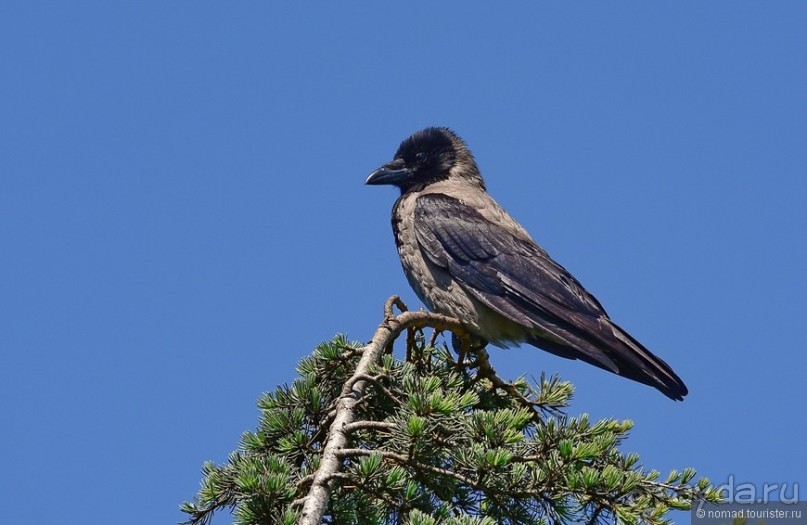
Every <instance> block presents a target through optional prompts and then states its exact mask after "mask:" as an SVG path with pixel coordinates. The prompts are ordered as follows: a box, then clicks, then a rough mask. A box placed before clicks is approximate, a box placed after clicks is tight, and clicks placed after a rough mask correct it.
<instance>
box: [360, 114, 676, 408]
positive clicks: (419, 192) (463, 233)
mask: <svg viewBox="0 0 807 525" xmlns="http://www.w3.org/2000/svg"><path fill="white" fill-rule="evenodd" d="M365 184H367V185H392V186H396V187H397V188H398V189H399V190H400V196H399V197H398V199H397V200H396V201H395V204H394V205H393V207H392V230H393V233H394V236H395V243H396V246H397V248H398V254H399V256H400V259H401V264H402V266H403V270H404V273H405V275H406V278H407V280H408V281H409V284H410V285H411V287H412V289H413V290H414V291H415V293H416V295H417V296H418V297H419V298H420V300H421V301H422V302H423V303H424V304H425V305H426V307H427V308H428V309H429V310H431V311H433V312H437V313H440V314H444V315H448V316H451V317H454V318H456V319H458V320H460V322H461V323H462V324H463V326H464V327H466V328H467V329H468V331H469V332H470V333H471V334H472V335H473V336H474V337H476V338H477V339H479V340H481V341H482V344H483V345H484V344H485V343H491V344H493V345H495V346H499V347H503V348H506V347H509V346H513V345H519V344H522V343H527V344H530V345H532V346H535V347H537V348H539V349H542V350H545V351H547V352H550V353H552V354H555V355H558V356H560V357H564V358H567V359H578V360H581V361H584V362H586V363H589V364H592V365H594V366H597V367H599V368H602V369H604V370H607V371H609V372H612V373H614V374H617V375H619V376H622V377H626V378H628V379H632V380H634V381H638V382H639V383H643V384H645V385H649V386H652V387H655V388H656V389H657V390H659V391H660V392H661V393H663V394H664V395H666V396H667V397H669V398H670V399H673V400H677V401H680V400H683V398H684V396H685V395H687V393H688V390H687V387H686V385H684V382H683V381H682V380H681V378H680V377H678V375H676V373H675V372H674V371H673V369H672V368H671V367H670V366H669V365H668V364H667V363H665V362H664V361H663V360H662V359H660V358H658V357H656V356H655V355H653V354H652V353H651V352H650V351H649V350H648V349H647V348H645V347H644V346H643V345H642V344H641V343H639V342H638V341H637V340H636V339H634V338H633V337H632V336H631V335H630V334H628V333H627V332H626V331H625V330H623V329H622V328H620V327H619V326H618V325H617V324H616V323H614V322H613V321H612V320H611V318H610V317H609V316H608V314H607V313H606V311H605V309H604V308H603V307H602V305H601V304H600V302H599V301H598V300H597V299H596V298H595V297H594V296H593V295H592V294H591V293H589V292H588V291H587V290H586V289H585V288H584V287H583V285H581V284H580V282H579V281H578V280H577V279H576V278H575V277H574V276H572V274H571V273H569V272H568V271H567V270H566V269H565V268H564V267H563V266H561V265H560V264H558V263H557V262H555V261H554V260H553V259H552V258H551V257H550V256H549V255H548V254H547V252H546V251H545V250H544V249H543V248H541V247H540V246H539V245H538V244H537V243H536V242H535V241H534V240H533V239H532V237H530V235H529V233H527V231H526V230H525V229H524V228H523V227H522V226H521V225H520V224H519V223H518V222H516V220H515V219H513V218H512V217H511V216H510V215H509V214H508V213H507V212H506V211H505V210H504V209H503V208H502V207H501V206H500V205H499V204H498V203H497V202H496V201H495V200H493V198H492V197H491V196H490V195H489V194H488V192H487V189H486V186H485V181H484V179H483V178H482V175H481V173H480V171H479V168H478V166H477V164H476V161H475V160H474V157H473V155H472V154H471V151H470V150H469V149H468V146H467V145H466V143H465V141H463V140H462V139H461V138H460V137H459V136H458V135H457V134H456V133H455V132H454V131H453V130H451V129H450V128H447V127H429V128H425V129H422V130H420V131H417V132H415V133H414V134H412V135H411V136H410V137H408V138H406V139H405V140H404V141H403V142H401V144H400V146H399V147H398V150H397V151H396V153H395V155H394V157H393V159H392V160H391V161H390V162H387V163H385V164H383V165H382V166H381V167H380V168H378V169H377V170H375V171H373V172H372V173H371V174H370V176H369V177H367V179H366V181H365Z"/></svg>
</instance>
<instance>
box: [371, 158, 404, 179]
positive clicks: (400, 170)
mask: <svg viewBox="0 0 807 525" xmlns="http://www.w3.org/2000/svg"><path fill="white" fill-rule="evenodd" d="M409 175H410V171H409V170H408V169H407V168H406V166H404V161H403V159H395V160H393V161H391V162H387V163H386V164H384V165H383V166H381V167H380V168H378V169H377V170H375V171H374V172H372V173H371V174H370V176H369V177H367V180H366V181H364V183H365V184H370V185H381V184H394V185H396V186H398V185H400V184H401V183H402V182H403V181H404V180H406V178H407V177H409Z"/></svg>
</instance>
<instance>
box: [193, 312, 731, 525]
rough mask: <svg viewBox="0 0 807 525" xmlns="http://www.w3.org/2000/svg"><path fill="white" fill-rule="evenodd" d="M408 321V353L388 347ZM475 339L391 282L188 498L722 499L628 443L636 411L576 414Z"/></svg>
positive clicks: (662, 509)
mask: <svg viewBox="0 0 807 525" xmlns="http://www.w3.org/2000/svg"><path fill="white" fill-rule="evenodd" d="M394 308H397V309H398V310H400V313H399V314H397V315H396V314H394V312H393V309H394ZM427 327H430V328H433V329H434V335H433V336H432V338H431V342H429V343H427V340H426V338H425V336H424V334H423V329H424V328H427ZM445 330H448V331H451V332H452V333H454V335H455V337H456V338H458V339H459V340H460V341H461V345H460V346H461V347H462V348H461V354H460V358H459V359H457V360H455V359H454V358H453V357H452V355H451V353H450V351H449V350H448V348H446V347H445V345H441V346H437V347H435V346H434V343H435V337H436V334H437V333H439V332H442V331H445ZM404 331H407V337H406V353H407V359H406V360H404V361H401V360H398V359H396V358H395V356H394V355H393V354H392V353H391V352H389V350H390V349H391V347H392V344H393V342H394V341H395V340H396V338H398V337H399V336H400V335H401V334H402V333H403V332H404ZM473 343H474V341H473V339H472V338H471V337H470V336H469V334H468V333H467V332H466V331H465V329H464V328H463V326H462V325H461V324H460V323H459V321H457V320H456V319H452V318H449V317H446V316H442V315H439V314H433V313H429V312H424V311H419V312H409V311H407V309H406V306H405V305H404V304H403V303H402V302H401V300H400V299H398V298H397V297H391V298H390V299H389V300H388V301H387V302H386V304H385V306H384V320H383V322H382V323H381V324H380V325H379V326H378V328H377V329H376V331H375V333H374V334H373V337H372V339H371V340H370V342H369V343H367V344H365V345H361V344H358V343H348V342H347V340H346V339H345V338H344V337H342V336H337V337H336V338H335V339H334V340H333V341H331V342H329V343H323V344H321V345H319V346H318V347H317V349H316V351H315V352H314V354H313V355H312V356H311V357H307V358H304V359H303V360H302V361H301V362H300V365H299V366H298V372H299V373H300V377H299V378H298V379H296V380H295V381H294V383H293V384H292V385H291V386H285V385H284V386H281V387H279V388H278V389H276V390H275V391H274V392H270V393H267V394H264V395H263V396H262V397H261V399H260V400H259V403H258V406H259V408H260V410H261V418H260V422H259V426H258V429H257V430H256V431H255V432H246V433H244V435H243V436H242V440H241V445H240V447H239V450H238V451H237V452H234V453H233V454H232V455H231V456H230V458H229V461H228V463H227V464H226V465H223V466H217V465H213V464H212V463H207V464H205V467H204V474H205V477H204V479H203V483H202V488H201V489H200V491H199V494H198V496H197V497H196V499H195V501H194V502H193V503H186V504H184V505H183V506H182V509H183V511H184V512H186V513H187V514H188V515H189V521H188V523H190V524H193V525H207V524H209V523H210V520H211V517H212V515H213V513H214V512H215V511H216V510H219V509H224V508H231V509H233V511H234V517H235V521H236V523H238V524H240V525H247V524H249V525H264V524H266V525H268V524H274V523H281V524H284V525H292V524H295V523H303V524H319V523H331V524H347V523H374V524H375V523H378V524H390V525H391V524H399V523H424V524H425V523H433V524H439V523H448V522H450V523H456V524H471V523H477V524H479V523H484V524H489V523H490V524H492V523H505V524H523V523H536V522H561V523H563V522H586V523H591V524H596V523H604V522H607V521H616V520H619V521H624V522H632V523H647V524H653V525H655V524H663V523H666V520H665V518H664V515H665V514H666V512H667V511H668V510H669V509H670V508H688V507H689V506H691V505H692V504H693V503H694V502H696V501H700V500H708V501H715V500H716V499H717V492H716V491H715V490H714V489H713V487H711V485H710V484H709V482H708V480H705V479H701V480H699V481H698V482H697V483H691V480H692V479H693V477H694V475H695V472H694V470H692V469H685V470H683V471H681V472H680V473H679V472H672V473H671V474H670V476H668V477H667V478H666V479H665V480H663V482H662V481H661V480H658V472H656V471H649V472H646V471H644V470H643V469H642V468H641V467H640V466H638V456H636V455H635V454H627V455H626V454H623V453H622V452H621V451H620V450H619V449H618V446H619V445H620V444H621V443H622V441H623V440H624V439H625V438H626V437H627V434H628V432H629V430H630V428H631V426H632V424H631V422H629V421H621V422H620V421H615V420H612V419H605V420H601V421H597V422H595V423H593V424H592V423H591V422H589V419H588V417H587V416H586V415H585V414H584V415H582V416H580V417H577V418H575V417H567V416H566V414H565V413H563V412H562V411H561V410H562V409H564V408H565V407H566V406H567V405H568V401H569V399H570V397H571V395H572V390H573V389H572V386H571V384H569V383H566V382H562V381H560V380H558V379H557V378H554V377H553V378H545V377H543V376H542V377H541V379H540V381H539V382H537V383H536V384H535V385H534V386H533V385H530V384H529V383H528V382H527V381H525V380H524V379H523V378H519V379H517V380H515V381H512V382H510V381H506V380H505V379H503V378H501V377H500V376H499V375H498V374H497V373H496V371H495V369H494V368H493V366H492V365H491V363H490V360H489V357H488V354H487V352H486V350H485V349H484V348H478V347H477V348H475V347H474V346H473ZM466 355H467V356H469V357H470V359H464V357H463V356H466Z"/></svg>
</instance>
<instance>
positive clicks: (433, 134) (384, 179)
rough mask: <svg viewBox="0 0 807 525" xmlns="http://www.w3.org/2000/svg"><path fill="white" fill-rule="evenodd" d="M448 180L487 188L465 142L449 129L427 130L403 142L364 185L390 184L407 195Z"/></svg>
mask: <svg viewBox="0 0 807 525" xmlns="http://www.w3.org/2000/svg"><path fill="white" fill-rule="evenodd" d="M449 178H452V179H467V181H468V182H473V183H475V184H478V185H480V186H482V188H484V182H482V177H481V176H480V175H479V169H478V168H477V167H476V162H474V158H473V156H472V155H471V152H470V151H469V150H468V147H467V146H466V145H465V142H463V140H462V139H461V138H459V137H458V136H457V135H456V134H455V133H454V132H453V131H451V130H450V129H448V128H426V129H422V130H420V131H418V132H416V133H415V134H413V135H412V136H411V137H409V138H408V139H406V140H404V141H403V142H401V145H400V146H399V147H398V151H397V152H396V153H395V157H394V158H393V160H392V161H391V162H388V163H386V164H384V165H383V166H381V167H380V168H379V169H377V170H375V171H374V172H373V173H371V174H370V176H369V177H367V181H366V182H365V184H391V185H394V186H398V187H399V188H400V189H401V193H406V192H407V191H418V190H420V189H422V188H424V187H426V186H428V185H429V184H433V183H435V182H438V181H441V180H446V179H449Z"/></svg>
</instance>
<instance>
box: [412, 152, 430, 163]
mask: <svg viewBox="0 0 807 525" xmlns="http://www.w3.org/2000/svg"><path fill="white" fill-rule="evenodd" d="M428 156H429V155H428V154H427V153H426V152H425V151H419V152H418V153H417V155H415V159H417V161H418V162H423V161H425V160H426V158H427V157H428Z"/></svg>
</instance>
